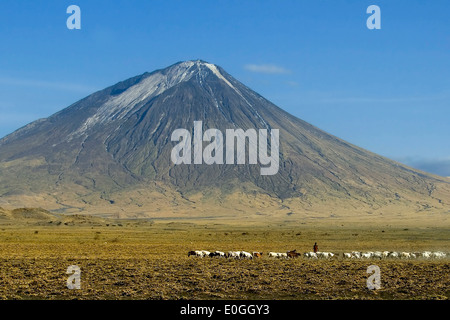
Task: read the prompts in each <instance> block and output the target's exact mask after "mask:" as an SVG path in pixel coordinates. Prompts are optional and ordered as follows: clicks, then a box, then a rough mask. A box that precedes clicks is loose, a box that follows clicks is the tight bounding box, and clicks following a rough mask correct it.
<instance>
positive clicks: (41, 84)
mask: <svg viewBox="0 0 450 320" xmlns="http://www.w3.org/2000/svg"><path fill="white" fill-rule="evenodd" d="M0 84H1V85H8V86H19V87H33V88H48V89H56V90H64V91H75V92H82V93H89V92H93V91H95V90H97V88H93V87H90V86H85V85H80V84H75V83H64V82H51V81H42V80H33V79H16V78H9V77H0Z"/></svg>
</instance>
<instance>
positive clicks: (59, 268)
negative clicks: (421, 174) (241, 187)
mask: <svg viewBox="0 0 450 320" xmlns="http://www.w3.org/2000/svg"><path fill="white" fill-rule="evenodd" d="M190 228H191V227H180V226H177V225H175V226H174V225H172V226H169V225H161V226H153V227H151V228H147V229H145V230H140V229H139V228H134V229H133V228H131V227H130V228H125V227H124V228H116V229H114V230H112V229H111V228H110V229H107V228H97V229H95V228H86V229H79V228H37V227H33V228H23V229H14V228H12V229H11V228H4V229H2V230H1V232H0V254H1V255H0V299H27V300H29V299H41V300H54V299H58V300H59V299H64V300H65V299H106V300H109V299H134V300H141V299H164V300H166V299H239V300H251V299H258V300H264V299H293V300H303V299H388V300H392V299H420V300H425V299H426V300H429V299H449V297H450V290H449V284H450V280H449V275H448V274H449V271H450V263H449V260H448V259H443V260H433V261H425V260H381V261H380V260H366V261H353V260H352V261H349V260H344V259H342V258H340V259H336V260H319V261H311V260H307V259H305V258H297V259H288V260H280V259H271V258H269V257H268V256H267V255H264V256H263V257H262V258H260V259H253V260H231V259H223V258H222V259H220V258H203V259H201V258H198V257H187V252H188V250H192V249H206V250H208V249H209V250H212V249H219V250H220V249H222V250H223V251H226V250H231V249H237V250H248V251H252V249H254V250H255V251H256V250H257V249H262V250H263V251H265V252H268V251H279V252H283V251H286V250H284V249H286V248H290V249H294V248H297V249H298V251H300V252H304V251H305V249H306V248H307V247H306V246H307V245H308V246H309V243H310V242H311V241H310V239H311V236H312V235H315V236H316V237H315V239H317V238H318V235H320V234H322V235H323V236H322V238H323V239H322V240H323V241H322V242H320V243H324V244H328V246H329V247H331V245H332V243H335V248H336V250H329V251H335V252H336V251H340V252H342V250H343V249H345V248H347V244H346V240H345V239H347V238H349V239H351V237H355V233H354V230H348V231H341V233H340V234H337V235H336V234H334V237H337V238H339V239H341V242H339V241H337V240H338V239H333V238H332V235H330V234H329V233H323V230H316V231H308V230H302V231H298V230H281V231H271V233H269V232H266V231H264V230H254V231H252V232H243V233H242V232H240V231H233V232H232V233H230V232H229V231H227V232H223V230H224V229H214V230H213V231H211V230H208V231H201V232H199V231H197V230H198V228H196V227H193V228H191V229H190ZM119 229H120V230H119ZM404 232H406V231H404ZM408 232H409V234H408V237H409V239H410V240H408V241H404V240H398V241H397V242H396V241H394V240H395V239H397V237H399V236H398V235H399V234H401V232H398V231H396V230H386V231H384V230H383V234H387V235H386V239H387V240H380V241H378V242H377V240H376V238H374V237H373V235H372V233H371V234H369V233H367V234H366V235H365V233H364V232H361V231H360V235H359V236H358V237H359V238H360V242H358V243H357V244H359V245H360V246H361V249H363V250H365V249H366V248H370V247H375V246H376V245H377V247H376V248H377V249H382V250H383V249H385V248H386V247H387V245H388V244H389V245H390V246H391V247H392V248H408V246H410V245H411V243H412V245H414V243H415V242H414V241H417V244H419V243H422V244H423V243H424V241H422V240H423V239H424V238H425V237H426V235H427V233H426V232H424V231H420V232H413V231H411V230H410V231H408ZM433 234H437V233H436V231H433ZM305 235H306V236H305ZM441 235H444V238H445V237H446V233H444V234H442V233H441ZM208 237H209V238H210V239H209V240H208V239H207V238H208ZM327 237H328V238H327ZM390 237H391V238H390ZM401 238H402V239H404V238H405V237H404V236H401ZM371 239H372V240H371ZM411 239H416V240H411ZM383 241H384V242H383ZM357 244H355V242H354V241H352V245H353V246H355V245H357ZM445 244H446V243H445ZM238 245H240V247H239V248H238V247H237V246H238ZM426 245H427V246H429V247H433V246H436V244H434V242H433V241H431V240H430V239H429V241H428V243H427V244H426ZM294 246H295V247H294ZM353 248H354V247H353ZM354 249H356V248H354ZM418 249H419V250H422V249H424V248H422V247H418ZM372 264H375V265H378V266H379V267H380V270H381V289H379V290H369V289H367V286H366V279H367V277H368V276H370V274H368V273H367V268H368V266H370V265H372ZM70 265H77V266H79V267H80V268H81V289H80V290H70V289H68V288H67V286H66V281H67V278H68V277H69V275H68V274H67V273H66V270H67V268H68V266H70Z"/></svg>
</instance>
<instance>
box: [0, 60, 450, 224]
mask: <svg viewBox="0 0 450 320" xmlns="http://www.w3.org/2000/svg"><path fill="white" fill-rule="evenodd" d="M195 121H201V123H202V130H203V131H202V132H205V131H206V130H207V129H212V128H215V129H218V130H219V131H221V132H222V133H223V134H224V135H225V132H226V130H227V129H234V130H237V129H242V130H244V131H246V130H248V129H254V130H256V131H257V132H258V130H260V129H265V130H267V132H268V133H269V134H268V135H269V138H268V140H269V142H270V132H273V130H274V129H277V130H279V144H280V148H279V170H278V171H277V173H276V174H274V175H261V167H262V166H261V165H260V164H259V162H258V163H257V164H249V163H248V159H247V161H246V163H245V164H212V165H208V164H205V163H202V164H193V163H192V164H179V165H175V164H174V163H173V161H171V153H172V150H173V148H174V147H175V146H176V144H177V142H174V141H172V140H171V136H172V133H173V132H174V131H175V130H177V129H186V130H188V131H189V132H190V133H191V134H193V128H194V122H195ZM207 145H208V143H207V142H204V143H203V145H202V147H203V148H204V147H205V146H207ZM270 147H271V145H270V143H269V146H268V149H269V150H270ZM263 167H264V166H263ZM0 205H2V206H8V205H9V206H17V207H19V206H20V207H23V206H27V205H28V206H33V207H36V206H42V207H44V208H46V209H51V210H61V211H64V212H77V211H88V212H91V213H103V214H118V215H120V216H142V217H143V216H156V215H158V216H165V215H168V216H170V215H177V214H178V215H179V214H184V215H186V216H188V215H192V216H197V215H203V216H204V215H209V216H215V215H217V216H220V215H229V216H234V217H241V216H242V217H244V216H245V217H248V216H249V215H252V214H254V215H255V216H261V217H271V216H272V217H275V216H285V217H289V218H290V219H291V218H295V217H296V216H298V217H302V216H305V214H309V215H317V216H322V217H329V216H330V215H331V216H332V217H336V216H338V217H339V216H346V217H348V218H352V217H359V216H361V215H367V214H369V215H370V214H373V213H381V214H382V213H390V214H396V213H398V212H401V214H400V215H403V213H404V214H408V213H409V212H410V213H416V214H420V215H421V216H425V215H427V213H429V214H435V215H436V214H438V215H441V214H444V217H447V216H448V212H449V209H450V206H449V205H450V183H449V182H448V180H447V179H445V178H442V177H438V176H434V175H431V174H428V173H425V172H420V171H417V170H414V169H412V168H409V167H406V166H404V165H402V164H399V163H396V162H394V161H391V160H389V159H386V158H384V157H381V156H379V155H376V154H374V153H371V152H368V151H366V150H364V149H361V148H359V147H356V146H354V145H352V144H350V143H347V142H345V141H343V140H341V139H339V138H337V137H334V136H332V135H330V134H328V133H326V132H324V131H322V130H320V129H318V128H316V127H314V126H313V125H311V124H308V123H306V122H304V121H302V120H300V119H298V118H296V117H294V116H292V115H290V114H288V113H287V112H285V111H283V110H282V109H280V108H279V107H277V106H275V105H274V104H272V103H271V102H270V101H268V100H266V99H265V98H263V97H262V96H260V95H259V94H257V93H256V92H254V91H252V90H251V89H249V88H248V87H246V86H245V85H243V84H242V83H240V82H239V81H237V80H236V79H234V78H233V77H232V76H230V75H229V74H228V73H227V72H226V71H225V70H223V69H222V68H220V67H219V66H216V65H213V64H210V63H207V62H204V61H200V60H197V61H186V62H180V63H177V64H174V65H172V66H170V67H168V68H165V69H162V70H156V71H154V72H152V73H144V74H142V75H140V76H137V77H134V78H131V79H128V80H125V81H123V82H120V83H118V84H116V85H113V86H111V87H109V88H106V89H104V90H101V91H98V92H96V93H94V94H92V95H90V96H88V97H86V98H84V99H82V100H80V101H78V102H76V103H74V104H73V105H71V106H69V107H67V108H66V109H64V110H62V111H60V112H58V113H56V114H54V115H52V116H50V117H49V118H46V119H40V120H37V121H35V122H32V123H30V124H29V125H27V126H25V127H23V128H21V129H19V130H17V131H16V132H14V133H12V134H10V135H8V136H6V137H5V138H3V139H2V140H0Z"/></svg>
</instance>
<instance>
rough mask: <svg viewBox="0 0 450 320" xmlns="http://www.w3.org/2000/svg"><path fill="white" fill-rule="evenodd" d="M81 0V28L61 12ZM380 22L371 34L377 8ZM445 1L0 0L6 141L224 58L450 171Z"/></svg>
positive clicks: (304, 109)
mask: <svg viewBox="0 0 450 320" xmlns="http://www.w3.org/2000/svg"><path fill="white" fill-rule="evenodd" d="M71 4H75V5H78V6H79V7H80V8H81V30H68V29H67V27H66V20H67V18H68V17H69V14H67V13H66V9H67V7H68V6H69V5H71ZM372 4H375V5H378V6H379V7H380V8H381V30H369V29H368V28H367V27H366V20H367V18H368V17H369V16H370V15H369V14H367V13H366V9H367V7H368V6H369V5H372ZM449 12H450V2H449V1H446V0H442V1H438V0H435V1H414V0H405V1H403V0H395V1H394V0H389V1H381V0H371V1H365V0H352V1H351V0H347V1H344V0H328V1H326V0H322V1H321V0H308V1H306V0H305V1H299V0H292V1H291V0H289V1H288V0H279V1H275V0H273V1H265V0H253V1H252V0H248V1H242V0H241V1H235V0H226V1H225V0H201V1H200V0H198V1H197V0H190V1H187V0H183V1H181V0H179V1H173V0H164V1H163V0H148V1H138V0H134V1H133V0H132V1H124V0H115V1H107V0H73V1H63V0H48V1H24V0H14V1H12V0H11V1H10V0H2V1H1V2H0V30H1V32H0V136H4V135H6V134H8V133H11V132H13V131H14V130H16V129H18V128H19V127H21V126H23V125H25V124H27V123H29V122H31V121H33V120H36V119H38V118H42V117H47V116H49V115H51V114H53V113H55V112H57V111H59V110H61V109H63V108H65V107H67V106H69V105H70V104H72V103H74V102H76V101H77V100H79V99H81V98H83V97H85V96H87V95H89V94H90V93H93V92H94V91H97V90H100V89H103V88H105V87H107V86H109V85H112V84H114V83H116V82H118V81H121V80H124V79H127V78H129V77H132V76H135V75H137V74H141V73H143V72H145V71H153V70H155V69H159V68H164V67H166V66H168V65H171V64H173V63H175V62H178V61H182V60H190V59H203V60H206V61H208V62H211V63H215V64H217V65H220V66H221V67H223V68H224V69H225V70H227V71H228V72H229V73H230V74H231V75H233V76H234V77H235V78H237V79H238V80H240V81H242V82H243V83H244V84H246V85H247V86H249V87H250V88H252V89H253V90H255V91H257V92H258V93H260V94H261V95H263V96H264V97H266V98H268V99H269V100H271V101H272V102H274V103H275V104H277V105H278V106H280V107H281V108H283V109H285V110H286V111H288V112H290V113H291V114H293V115H295V116H297V117H299V118H301V119H303V120H305V121H308V122H310V123H312V124H313V125H315V126H317V127H319V128H321V129H323V130H325V131H327V132H329V133H331V134H334V135H336V136H338V137H340V138H343V139H345V140H347V141H349V142H351V143H353V144H356V145H358V146H361V147H363V148H366V149H368V150H370V151H373V152H376V153H378V154H381V155H383V156H387V157H389V158H392V159H395V160H399V161H401V162H404V163H406V164H409V165H412V166H415V167H417V168H419V169H423V170H426V171H430V172H434V173H437V174H440V175H445V176H450V143H449V142H448V137H450V125H449V121H450V120H449V119H450V77H449V75H450V18H449V14H450V13H449Z"/></svg>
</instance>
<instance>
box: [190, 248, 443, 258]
mask: <svg viewBox="0 0 450 320" xmlns="http://www.w3.org/2000/svg"><path fill="white" fill-rule="evenodd" d="M267 255H268V257H269V258H279V259H280V258H281V259H288V258H299V257H302V256H303V257H304V258H307V259H332V258H335V259H336V258H340V257H341V258H344V259H380V260H381V259H417V258H422V259H443V258H446V257H447V254H446V253H445V252H442V251H435V252H431V251H424V252H396V251H367V252H359V251H352V252H344V253H341V254H336V253H332V252H305V253H303V255H302V254H301V253H300V252H297V250H291V251H287V252H269V253H268V254H267ZM188 256H196V257H201V258H203V257H210V258H213V257H219V258H220V257H222V258H232V259H253V258H261V257H262V256H263V253H262V252H259V251H254V252H252V253H250V252H247V251H228V252H222V251H213V252H210V251H206V250H195V251H189V252H188Z"/></svg>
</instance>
